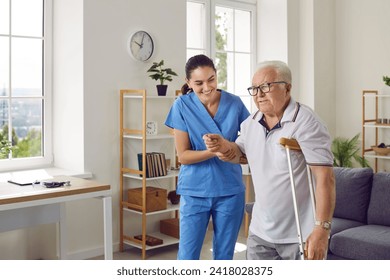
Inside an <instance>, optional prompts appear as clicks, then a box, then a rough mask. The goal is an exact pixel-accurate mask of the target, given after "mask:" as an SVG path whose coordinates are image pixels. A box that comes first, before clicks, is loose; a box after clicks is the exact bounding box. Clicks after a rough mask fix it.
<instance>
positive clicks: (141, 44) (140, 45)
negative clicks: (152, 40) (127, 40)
mask: <svg viewBox="0 0 390 280" xmlns="http://www.w3.org/2000/svg"><path fill="white" fill-rule="evenodd" d="M144 37H145V34H143V35H142V39H141V43H138V42H137V41H133V42H134V43H136V44H137V45H138V46H139V48H140V49H142V48H143V46H144Z"/></svg>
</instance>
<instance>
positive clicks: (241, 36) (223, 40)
mask: <svg viewBox="0 0 390 280" xmlns="http://www.w3.org/2000/svg"><path fill="white" fill-rule="evenodd" d="M254 27H255V5H251V4H243V3H237V2H236V1H227V0H211V1H207V0H204V1H202V0H191V1H190V0H189V1H187V59H188V58H190V57H191V56H193V55H196V54H206V55H209V56H210V57H211V58H212V59H213V60H214V62H215V66H216V68H217V74H218V88H220V89H224V90H226V91H228V92H230V93H233V94H236V95H238V96H240V98H241V99H242V101H243V102H244V104H245V105H246V106H247V108H248V110H250V111H251V105H252V101H251V97H250V96H249V95H248V94H247V90H246V88H247V87H248V86H250V85H251V75H252V71H251V70H252V69H253V65H254V60H255V50H254V49H255V47H254V46H255V44H254V42H255V38H254V37H255V36H254V34H255V30H254Z"/></svg>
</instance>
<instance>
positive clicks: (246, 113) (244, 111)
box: [239, 99, 250, 124]
mask: <svg viewBox="0 0 390 280" xmlns="http://www.w3.org/2000/svg"><path fill="white" fill-rule="evenodd" d="M240 100H241V99H240ZM241 106H242V108H241V114H240V116H239V119H240V124H241V123H242V122H243V121H245V120H246V119H247V118H248V117H249V115H250V113H249V111H248V109H247V108H246V107H245V104H244V102H242V101H241Z"/></svg>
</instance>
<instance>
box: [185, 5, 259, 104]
mask: <svg viewBox="0 0 390 280" xmlns="http://www.w3.org/2000/svg"><path fill="white" fill-rule="evenodd" d="M187 2H194V3H201V4H204V7H205V32H204V36H205V38H203V39H204V42H205V45H206V46H204V51H205V54H206V55H207V56H209V57H210V58H212V59H213V60H214V61H215V58H216V45H215V39H214V38H215V20H214V16H215V10H216V9H215V7H216V6H220V7H226V8H232V9H239V10H244V11H249V12H250V13H251V23H250V24H251V45H250V54H251V58H250V62H251V66H250V73H251V75H253V73H254V70H255V67H256V56H257V55H256V54H257V44H256V42H257V36H256V34H257V31H256V30H257V28H256V22H257V7H256V4H255V2H253V1H248V2H242V1H232V0H187ZM188 49H191V48H187V50H188ZM234 53H236V52H234ZM237 53H239V52H237ZM233 69H234V67H233ZM234 75H235V73H234ZM249 86H250V84H248V87H249ZM243 92H246V90H245V91H244V90H243ZM237 96H239V97H245V98H247V97H248V96H247V95H245V94H244V93H242V94H237ZM250 104H251V105H250V106H251V108H250V110H251V111H253V110H256V108H255V105H254V104H253V102H252V101H251V103H250Z"/></svg>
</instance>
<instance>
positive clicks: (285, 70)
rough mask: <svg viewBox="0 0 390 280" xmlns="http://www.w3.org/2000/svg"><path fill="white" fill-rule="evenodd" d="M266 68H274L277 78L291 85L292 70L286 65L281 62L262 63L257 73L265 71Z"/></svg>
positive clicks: (258, 66)
mask: <svg viewBox="0 0 390 280" xmlns="http://www.w3.org/2000/svg"><path fill="white" fill-rule="evenodd" d="M265 68H272V69H274V70H275V71H276V73H277V76H278V78H279V79H280V80H282V81H285V82H287V83H289V84H291V82H292V76H291V70H290V67H288V65H287V64H286V63H284V62H283V61H280V60H269V61H263V62H260V63H259V64H258V65H257V71H256V72H258V71H260V70H263V69H265Z"/></svg>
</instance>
